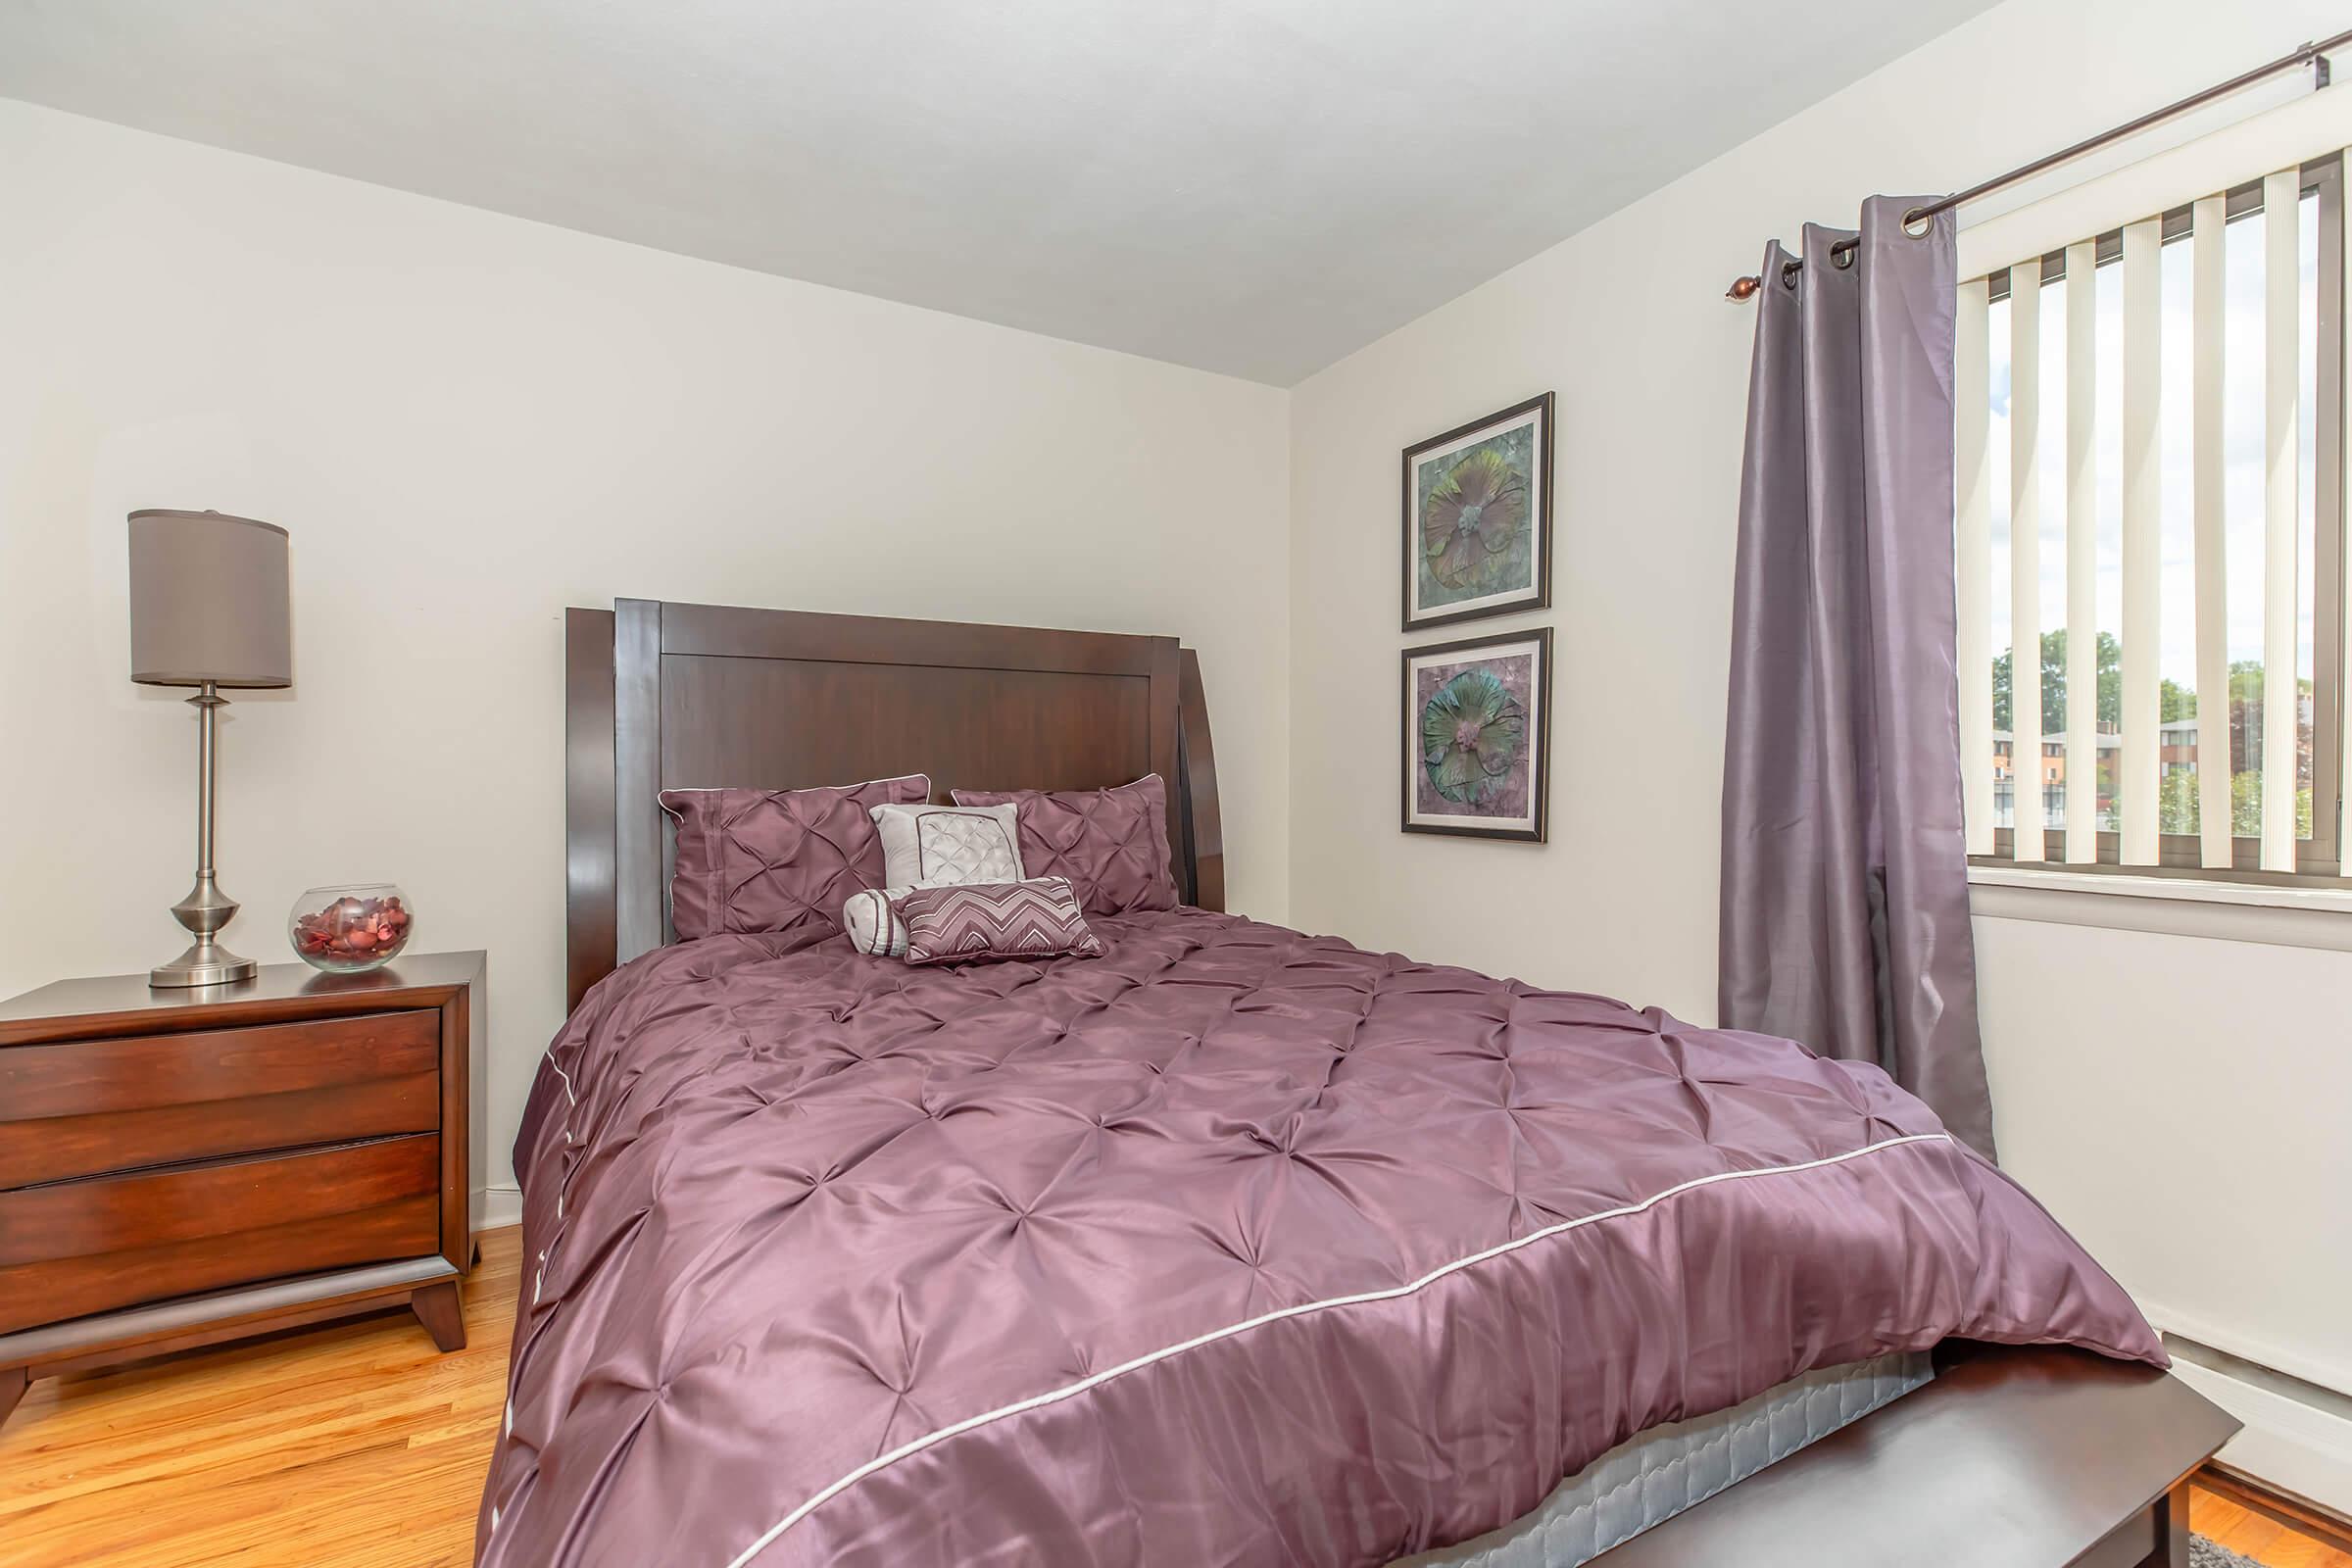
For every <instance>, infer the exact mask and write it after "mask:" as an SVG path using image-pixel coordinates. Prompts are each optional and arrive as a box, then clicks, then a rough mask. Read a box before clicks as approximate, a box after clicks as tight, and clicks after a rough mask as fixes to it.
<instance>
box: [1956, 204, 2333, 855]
mask: <svg viewBox="0 0 2352 1568" xmlns="http://www.w3.org/2000/svg"><path fill="white" fill-rule="evenodd" d="M2344 224H2345V215H2344V181H2343V165H2342V160H2341V159H2340V158H2337V157H2329V158H2327V159H2324V160H2321V161H2319V162H2315V163H2311V164H2306V165H2304V166H2303V167H2301V168H2300V169H2289V170H2284V171H2281V172H2276V173H2272V174H2269V175H2267V176H2265V177H2263V178H2261V179H2257V180H2254V181H2252V182H2250V183H2248V184H2245V185H2242V186H2239V187H2237V188H2235V189H2232V190H2229V191H2227V192H2223V193H2220V194H2216V195H2211V196H2207V197H2204V198H2202V199H2200V200H2197V201H2194V202H2191V203H2189V204H2188V205H2186V206H2183V207H2180V208H2177V209H2175V210H2173V211H2171V212H2167V213H2164V214H2162V215H2161V216H2158V217H2151V218H2148V219H2146V220H2144V221H2138V222H2133V223H2128V224H2126V225H2124V226H2123V227H2122V228H2120V229H2117V230H2113V231H2110V232H2107V233H2103V234H2098V235H2093V236H2088V237H2085V238H2083V239H2082V240H2080V241H2078V242H2076V243H2074V244H2070V245H2068V246H2066V247H2064V248H2063V249H2062V250H2058V251H2054V252H2051V253H2050V254H2048V255H2045V256H2042V257H2039V258H2038V259H2035V260H2032V261H2025V262H2020V263H2018V264H2016V265H2015V266H2012V267H2009V268H2007V269H2005V270H2001V271H1997V272H1993V273H1990V274H1988V275H1986V276H1984V277H1978V278H1973V279H1970V280H1969V281H1967V282H1964V283H1963V284H1962V285H1961V288H1960V314H1959V321H1960V332H1959V340H1960V341H1959V365H1958V372H1959V373H1958V376H1957V384H1958V386H1959V388H1960V397H1961V404H1960V410H1959V530H1958V532H1959V560H1960V573H1961V576H1960V649H1961V683H1960V709H1961V749H1962V760H1963V765H1964V768H1965V774H1964V782H1965V786H1966V789H1965V794H1966V806H1967V815H1968V847H1969V852H1970V855H1971V858H1975V859H1977V860H1979V861H2025V862H2054V863H2064V864H2069V865H2075V866H2086V867H2087V866H2097V865H2108V866H2116V867H2125V868H2141V869H2158V870H2166V871H2172V872H2179V873H2183V874H2200V873H2201V874H2207V875H2228V876H2245V875H2252V876H2255V877H2258V878H2270V877H2281V876H2294V877H2329V878H2333V877H2340V876H2342V875H2344V873H2345V865H2344V859H2343V855H2342V850H2341V845H2342V842H2343V838H2342V835H2343V826H2344V823H2343V804H2342V796H2343V787H2342V786H2343V775H2344V773H2345V771H2346V768H2347V762H2346V757H2347V753H2346V748H2345V715H2344V688H2345V679H2344V673H2345V652H2346V637H2345V621H2344V616H2345V599H2346V592H2345V581H2346V561H2347V547H2346V537H2345V512H2344V488H2345V486H2344V459H2345V448H2346V440H2345V415H2346V409H2345V401H2344V399H2345V392H2344V377H2345V345H2344V331H2345V328H2344V303H2345V277H2344V251H2345V239H2344V232H2345V230H2344ZM2021 649H2022V650H2024V651H2025V652H2024V654H2023V656H2022V657H2020V655H2019V650H2021ZM2027 667H2031V669H2032V670H2033V671H2034V673H2032V674H2022V673H2021V671H2022V670H2023V669H2025V668H2027ZM2077 694H2081V695H2082V699H2083V700H2082V701H2079V702H2078V701H2075V700H2073V699H2074V698H2075V697H2076V695H2077ZM2023 737H2037V738H2038V746H2034V745H2033V744H2032V742H2030V741H2024V740H2022V738H2023ZM2036 754H2037V755H2038V760H2037V761H2036V760H2033V759H2034V758H2035V757H2036Z"/></svg>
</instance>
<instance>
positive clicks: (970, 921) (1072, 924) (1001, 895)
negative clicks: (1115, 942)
mask: <svg viewBox="0 0 2352 1568" xmlns="http://www.w3.org/2000/svg"><path fill="white" fill-rule="evenodd" d="M890 907H891V912H892V913H893V914H894V915H896V916H898V918H899V919H900V920H903V921H904V922H905V923H906V926H907V962H908V963H973V962H981V961H985V960H989V959H995V958H1058V957H1063V956H1071V957H1080V958H1099V957H1101V956H1103V939H1102V938H1100V937H1098V936H1096V935H1095V933H1094V932H1093V931H1092V930H1090V929H1089V928H1088V926H1087V923H1086V916H1085V915H1083V914H1081V913H1079V912H1078V895H1077V894H1076V893H1075V892H1073V891H1072V890H1071V888H1070V882H1069V878H1067V877H1059V876H1041V877H1038V878H1036V879H1035V880H1033V881H1029V882H981V883H966V884H963V885H962V886H958V887H937V888H914V889H912V890H910V891H909V892H907V894H906V895H905V896H904V897H903V898H898V899H894V900H892V901H891V906H890Z"/></svg>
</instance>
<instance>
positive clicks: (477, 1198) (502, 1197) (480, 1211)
mask: <svg viewBox="0 0 2352 1568" xmlns="http://www.w3.org/2000/svg"><path fill="white" fill-rule="evenodd" d="M472 1207H473V1215H472V1222H473V1229H475V1230H477V1231H495V1230H503V1229H505V1228H506V1227H507V1226H509V1225H519V1224H521V1223H522V1189H521V1188H519V1187H477V1188H475V1189H474V1190H473V1204H472Z"/></svg>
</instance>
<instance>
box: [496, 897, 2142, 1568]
mask: <svg viewBox="0 0 2352 1568" xmlns="http://www.w3.org/2000/svg"><path fill="white" fill-rule="evenodd" d="M1096 925H1097V928H1098V930H1099V931H1100V933H1101V935H1102V938H1103V945H1104V947H1105V949H1106V952H1105V953H1104V955H1103V956H1101V957H1094V958H1083V959H1057V960H1048V961H1041V962H1020V961H1015V962H1004V963H993V964H986V965H976V966H972V967H969V968H965V969H958V970H949V971H941V970H933V969H920V968H910V967H908V966H907V965H906V964H904V963H901V962H898V961H895V960H892V959H888V958H868V957H862V956H858V955H857V954H855V953H853V952H852V951H851V950H850V945H849V943H848V942H847V940H846V939H842V938H839V937H831V938H826V939H821V940H820V939H817V938H815V937H814V936H813V935H812V934H810V933H801V934H798V935H792V936H737V937H715V938H710V939H706V940H704V941H700V942H694V943H688V944H684V945H681V946H678V947H673V948H670V949H667V950H664V951H662V952H660V953H657V954H652V955H648V956H645V957H643V958H640V959H638V960H636V961H635V962H633V963H631V964H630V965H627V966H626V967H624V968H623V969H622V970H620V971H618V972H616V973H615V974H614V975H613V976H612V977H610V978H608V979H607V980H606V981H604V982H603V983H602V984H600V985H599V986H598V987H597V989H596V990H595V991H593V992H592V993H591V994H590V996H589V997H588V999H587V1000H586V1002H585V1003H584V1004H583V1005H582V1006H581V1007H580V1009H579V1010H578V1012H577V1013H575V1014H574V1016H573V1018H572V1019H571V1021H570V1023H569V1024H568V1025H567V1026H566V1027H565V1029H564V1033H563V1034H562V1035H561V1036H560V1037H559V1038H558V1040H557V1041H556V1043H555V1045H554V1046H553V1047H552V1048H551V1049H550V1052H549V1054H548V1057H547V1060H546V1063H545V1064H544V1065H543V1067H542V1069H541V1073H540V1076H539V1081H538V1083H537V1084H536V1086H535V1087H534V1090H533V1097H532V1104H531V1107H530V1110H529V1112H528V1114H527V1116H526V1119H525V1129H524V1134H523V1139H522V1142H521V1145H520V1146H519V1147H518V1149H517V1168H518V1170H519V1171H520V1172H521V1174H522V1179H523V1182H524V1185H525V1205H524V1208H525V1215H524V1222H525V1247H526V1255H525V1271H524V1288H523V1299H522V1304H521V1307H520V1311H519V1317H518V1321H517V1324H516V1328H515V1357H514V1367H513V1372H512V1403H511V1409H510V1412H509V1416H510V1425H509V1426H508V1428H507V1429H506V1432H505V1435H504V1436H503V1437H502V1439H501V1442H500V1445H499V1447H498V1451H497V1454H496V1457H495V1459H494V1462H493V1466H492V1471H491V1475H490V1479H489V1483H488V1487H487V1491H486V1495H485V1498H484V1506H483V1515H482V1529H481V1532H480V1537H479V1542H478V1546H477V1551H478V1556H479V1560H480V1561H481V1562H482V1563H484V1564H491V1565H498V1568H520V1565H524V1564H530V1565H534V1568H537V1565H541V1564H583V1565H584V1564H599V1565H602V1564H630V1565H635V1564H642V1563H647V1562H656V1561H659V1562H662V1563H664V1564H679V1565H690V1564H708V1565H711V1568H726V1565H729V1564H734V1563H746V1564H748V1563H758V1564H760V1565H767V1568H772V1565H780V1564H818V1563H827V1564H831V1563H848V1564H858V1563H873V1564H885V1563H887V1564H893V1565H920V1564H948V1563H967V1562H1000V1563H1011V1562H1029V1561H1049V1562H1054V1563H1085V1562H1099V1563H1106V1564H1107V1563H1120V1564H1125V1563H1138V1562H1141V1563H1167V1564H1187V1565H1190V1564H1197V1563H1208V1562H1214V1563H1226V1564H1258V1563H1262V1564H1268V1565H1274V1564H1285V1565H1287V1564H1293V1563H1313V1564H1318V1565H1329V1568H1358V1565H1360V1568H1377V1565H1379V1564H1383V1563H1387V1562H1389V1561H1390V1560H1391V1559H1393V1558H1396V1557H1398V1556H1402V1555H1405V1554H1407V1553H1410V1552H1414V1551H1421V1550H1426V1549H1428V1548H1431V1547H1434V1546H1440V1545H1445V1544H1451V1543H1454V1542H1460V1541H1464V1540H1468V1539H1471V1538H1473V1537H1476V1536H1478V1535H1480V1534H1482V1533H1484V1532H1487V1531H1490V1530H1493V1529H1495V1528H1496V1527H1497V1526H1500V1525H1502V1524H1504V1523H1506V1522H1508V1521H1510V1520H1512V1519H1514V1518H1516V1517H1518V1516H1520V1515H1521V1514H1524V1513H1526V1512H1527V1511H1528V1510H1529V1509H1531V1508H1533V1507H1535V1506H1536V1505H1537V1504H1538V1503H1539V1502H1541V1501H1542V1500H1543V1499H1544V1496H1545V1495H1546V1494H1548V1493H1549V1492H1550V1491H1551V1489H1552V1488H1553V1487H1554V1486H1555V1485H1556V1484H1557V1483H1558V1482H1559V1481H1560V1480H1561V1479H1562V1478H1563V1477H1564V1476H1567V1475H1570V1474H1572V1473H1573V1472H1575V1471H1576V1470H1578V1469H1579V1468H1580V1467H1582V1466H1583V1465H1585V1464H1586V1463H1588V1462H1590V1461H1591V1460H1592V1459H1593V1458H1594V1457H1595V1456H1596V1455H1599V1454H1601V1453H1603V1452H1605V1451H1606V1450H1608V1449H1609V1448H1610V1447H1612V1446H1614V1445H1616V1444H1618V1443H1620V1442H1622V1441H1623V1440H1625V1439H1626V1438H1628V1437H1631V1436H1633V1435H1634V1434H1636V1433H1638V1432H1641V1431H1642V1430H1644V1429H1645V1428H1648V1427H1650V1426H1654V1425H1656V1424H1657V1423H1659V1422H1662V1421H1669V1420H1675V1419H1679V1418H1683V1417H1687V1416H1691V1415H1696V1414H1701V1413H1706V1412H1710V1411H1715V1410H1720V1409H1725V1408H1728V1407H1729V1406H1732V1405H1735V1404H1737V1403H1739V1402H1740V1401H1741V1400H1743V1399H1746V1398H1749V1397H1753V1396H1755V1395H1757V1394H1759V1393H1761V1392H1763V1391H1765V1390H1767V1389H1770V1388H1772V1387H1773V1386H1775V1385H1776V1384H1779V1383H1782V1382H1785V1381H1787V1380H1788V1379H1789V1378H1791V1377H1793V1376H1795V1375H1797V1374H1799V1373H1802V1372H1805V1371H1808V1370H1810V1369H1813V1368H1817V1367H1828V1366H1834V1365H1838V1364H1840V1363H1845V1362H1852V1361H1860V1360H1866V1359H1868V1358H1871V1357H1874V1356H1878V1355H1883V1354H1887V1353H1888V1352H1893V1351H1901V1350H1915V1349H1923V1348H1928V1347H1931V1346H1933V1345H1935V1344H1936V1342H1938V1341H1939V1340H1942V1339H1944V1338H1946V1337H1948V1336H1955V1335H1957V1336H1965V1337H1969V1338H1974V1339H1981V1340H1988V1341H1998V1342H2011V1343H2037V1342H2047V1341H2065V1342H2071V1343H2075V1344H2079V1345H2084V1346H2087V1347H2089V1348H2093V1349H2096V1350H2099V1351H2101V1352H2103V1353H2106V1354H2110V1355H2116V1356H2123V1357H2131V1358H2136V1359H2141V1360H2146V1361H2150V1362H2154V1363H2158V1364H2161V1363H2162V1362H2163V1359H2164V1357H2163V1352H2162V1351H2161V1349H2160V1348H2158V1346H2157V1343H2156V1341H2155V1338H2154V1336H2153V1335H2152V1334H2151V1333H2150V1331H2149V1330H2148V1328H2147V1325H2146V1324H2145V1323H2144V1322H2143V1321H2142V1320H2141V1318H2140V1317H2139V1315H2138V1313H2137V1312H2136V1311H2135V1310H2134V1309H2133V1307H2132V1306H2131V1302H2130V1300H2129V1299H2128V1298H2126V1297H2125V1295H2124V1293H2123V1292H2122V1291H2121V1290H2120V1289H2119V1288H2118V1287H2117V1286H2116V1285H2115V1283H2114V1282H2113V1281H2112V1280H2110V1279H2109V1278H2108V1277H2107V1276H2106V1275H2105V1274H2104V1273H2103V1272H2101V1271H2100V1270H2099V1268H2098V1267H2097V1266H2096V1265H2095V1264H2094V1263H2092V1262H2091V1261H2090V1260H2089V1259H2088V1258H2087V1257H2085V1256H2084V1255H2083V1254H2082V1251H2081V1250H2080V1249H2078V1248H2077V1247H2076V1246H2075V1245H2074V1243H2073V1242H2072V1241H2071V1240H2069V1239H2068V1238H2067V1237H2066V1235H2065V1234H2064V1232H2063V1231H2061V1230H2060V1229H2059V1228H2058V1227H2057V1226H2056V1225H2055V1223H2054V1222H2052V1221H2051V1220H2050V1219H2049V1217H2048V1216H2047V1215H2046V1214H2045V1213H2044V1212H2043V1211H2042V1210H2041V1209H2040V1208H2039V1207H2038V1206H2037V1205H2036V1204H2034V1201H2032V1200H2031V1199H2030V1198H2029V1197H2027V1196H2026V1194H2025V1193H2024V1192H2023V1191H2022V1190H2021V1189H2019V1188H2018V1187H2016V1186H2015V1185H2014V1184H2013V1183H2012V1182H2010V1181H2009V1180H2008V1179H2007V1178H2006V1177H2004V1176H2003V1175H2002V1174H2001V1173H2000V1172H1999V1171H1997V1170H1996V1169H1994V1168H1993V1167H1992V1166H1991V1165H1989V1164H1988V1163H1987V1162H1985V1160H1984V1159H1983V1158H1982V1157H1980V1156H1979V1155H1977V1154H1976V1153H1974V1152H1971V1151H1970V1150H1968V1149H1967V1148H1966V1147H1964V1146H1963V1145H1961V1144H1960V1143H1958V1142H1956V1141H1955V1140H1953V1139H1951V1138H1950V1137H1948V1136H1947V1135H1946V1134H1945V1133H1944V1131H1943V1129H1942V1127H1941V1125H1940V1124H1939V1123H1938V1122H1937V1121H1936V1117H1935V1115H1934V1114H1933V1113H1932V1112H1930V1111H1929V1110H1928V1109H1927V1108H1926V1107H1925V1106H1924V1105H1922V1104H1921V1103H1919V1102H1918V1101H1917V1100H1915V1099H1913V1098H1912V1097H1911V1096H1909V1095H1908V1094H1905V1093H1904V1092H1903V1091H1901V1090H1899V1089H1897V1088H1896V1087H1895V1086H1894V1085H1893V1083H1892V1082H1891V1081H1889V1080H1888V1079H1887V1076H1886V1075H1885V1074H1884V1073H1883V1072H1881V1071H1880V1070H1879V1069H1878V1068H1876V1067H1875V1066H1869V1065H1863V1064H1858V1063H1851V1062H1840V1061H1832V1060H1825V1059H1822V1058H1819V1057H1816V1056H1814V1055H1812V1054H1808V1053H1806V1052H1805V1051H1803V1050H1801V1049H1799V1048H1798V1047H1796V1046H1793V1045H1791V1044H1789V1043H1788V1042H1786V1041H1781V1040H1775V1039H1771V1038H1768V1037H1764V1036H1757V1035H1745V1034H1738V1033H1731V1032H1724V1031H1716V1030H1708V1029H1696V1028H1691V1027H1690V1026H1687V1025H1684V1024H1681V1023H1679V1022H1677V1021H1676V1020H1674V1019H1673V1018H1671V1017H1668V1016H1666V1015H1665V1014H1663V1013H1661V1012H1658V1011H1655V1010H1649V1011H1637V1010H1635V1009H1633V1008H1631V1007H1628V1006H1626V1005H1622V1004H1619V1003H1616V1002H1611V1001H1608V1000H1607V999H1604V998H1599V997H1591V996H1579V995H1571V994H1563V993H1556V992H1544V991H1537V990H1534V989H1532V988H1530V987H1527V986H1523V985H1520V984H1517V983H1516V982H1509V981H1501V980H1495V979H1490V978H1488V977H1486V976H1483V975H1479V974H1475V973H1472V972H1470V971H1467V970H1462V969H1454V968H1445V967H1438V966H1432V965H1425V964H1419V963H1415V962H1412V961H1411V960H1409V959H1405V958H1402V957H1399V956H1395V955H1384V954H1374V953H1366V952H1362V951H1360V950H1358V949H1355V948H1352V947H1350V946H1348V944H1346V943H1344V942H1340V941H1337V940H1335V939H1331V938H1313V937H1306V936H1301V935H1299V933H1296V932H1292V931H1288V930H1284V929H1282V928H1280V927H1276V926H1269V925H1263V924H1258V923H1255V922H1251V921H1249V920H1246V919H1242V918H1239V917H1236V916H1229V915H1221V914H1212V913H1207V912H1204V911H1201V910H1197V909H1190V908H1178V909H1174V910H1169V911H1161V912H1152V913H1146V914H1139V915H1132V916H1125V917H1110V918H1105V919H1102V920H1099V921H1097V922H1096Z"/></svg>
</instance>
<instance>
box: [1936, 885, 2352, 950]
mask: <svg viewBox="0 0 2352 1568" xmlns="http://www.w3.org/2000/svg"><path fill="white" fill-rule="evenodd" d="M1968 883H1969V907H1970V909H1971V911H1972V912H1973V913H1975V914H1976V915H1978V916H1979V917H1981V918H1986V919H2002V920H2041V921H2046V922H2049V923H2051V924H2056V925H2084V926H2104V927H2108V928H2110V929H2116V930H2125V931H2152V932H2158V933H2162V934H2165V935H2172V936H2193V937H2208V938H2216V939H2219V940H2222V941H2229V942H2260V943H2268V944H2272V945H2276V946H2280V947H2296V948H2329V949H2334V950H2336V951H2339V952H2346V953H2352V888H2340V887H2327V888H2296V887H2280V886H2275V885H2272V884H2268V883H2254V882H2207V881H2202V880H2198V879H2194V878H2188V877H2166V876H2129V875H2118V874H2114V873H2106V874H2101V873H2096V872H2084V871H2065V870H2040V869H2034V868H2028V867H2024V866H2005V865H1972V866H1970V867H1969V868H1968Z"/></svg>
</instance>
